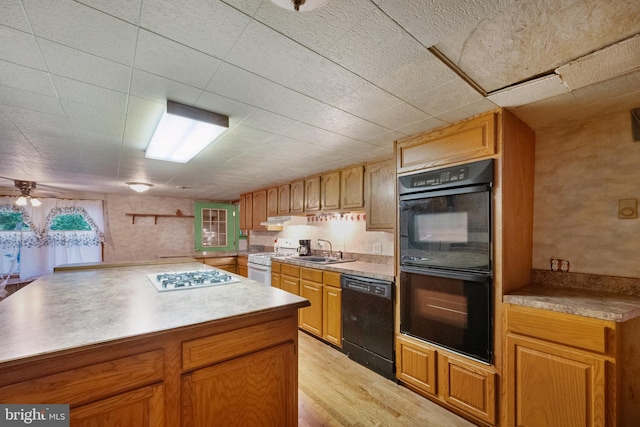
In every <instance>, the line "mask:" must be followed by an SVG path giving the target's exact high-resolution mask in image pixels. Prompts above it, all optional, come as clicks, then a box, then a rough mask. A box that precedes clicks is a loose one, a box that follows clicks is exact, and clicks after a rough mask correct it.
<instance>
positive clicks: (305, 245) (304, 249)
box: [298, 240, 311, 256]
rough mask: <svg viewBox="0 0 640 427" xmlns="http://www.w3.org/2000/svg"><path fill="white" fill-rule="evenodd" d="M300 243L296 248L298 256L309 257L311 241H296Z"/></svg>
mask: <svg viewBox="0 0 640 427" xmlns="http://www.w3.org/2000/svg"><path fill="white" fill-rule="evenodd" d="M298 241H299V242H300V246H298V255H299V256H309V255H311V240H298Z"/></svg>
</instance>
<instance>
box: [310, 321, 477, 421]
mask: <svg viewBox="0 0 640 427" xmlns="http://www.w3.org/2000/svg"><path fill="white" fill-rule="evenodd" d="M298 335H299V348H300V351H299V354H298V426H299V427H316V426H384V427H387V426H420V427H423V426H424V427H443V426H446V427H449V426H454V427H457V426H459V427H469V426H473V424H472V423H470V422H468V421H466V420H465V419H463V418H460V417H458V416H457V415H455V414H453V413H451V412H449V411H447V410H446V409H444V408H442V407H440V406H438V405H436V404H435V403H432V402H430V401H429V400H427V399H425V398H423V397H420V396H419V395H417V394H416V393H414V392H412V391H410V390H408V389H406V388H405V387H402V386H400V385H397V384H396V383H395V382H393V381H390V380H388V379H386V378H384V377H382V376H380V375H378V374H376V373H374V372H372V371H370V370H369V369H367V368H365V367H363V366H361V365H359V364H357V363H355V362H354V361H352V360H350V359H349V358H348V357H347V356H346V355H344V354H342V353H340V352H339V351H337V350H335V349H333V348H331V347H329V346H328V345H327V344H324V343H322V342H320V341H318V340H317V339H315V338H313V337H311V336H309V335H307V334H305V333H303V332H299V333H298Z"/></svg>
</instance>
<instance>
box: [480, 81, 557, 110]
mask: <svg viewBox="0 0 640 427" xmlns="http://www.w3.org/2000/svg"><path fill="white" fill-rule="evenodd" d="M567 92H569V88H568V87H567V85H566V84H564V82H563V81H562V79H561V78H560V76H558V75H557V74H550V75H547V76H543V77H540V78H538V79H535V80H529V81H527V82H524V83H522V84H519V85H516V86H509V87H508V88H506V89H502V90H499V91H496V92H493V93H490V94H489V96H488V97H487V98H488V99H489V100H490V101H491V102H493V103H494V104H496V105H499V106H501V107H519V106H521V105H526V104H531V103H533V102H537V101H540V100H542V99H545V98H551V97H553V96H556V95H560V94H563V93H567Z"/></svg>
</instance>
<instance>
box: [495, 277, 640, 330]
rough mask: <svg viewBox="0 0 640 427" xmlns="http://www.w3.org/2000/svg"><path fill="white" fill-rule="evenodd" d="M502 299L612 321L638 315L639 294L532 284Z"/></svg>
mask: <svg viewBox="0 0 640 427" xmlns="http://www.w3.org/2000/svg"><path fill="white" fill-rule="evenodd" d="M503 301H504V302H505V303H509V304H516V305H523V306H527V307H534V308H541V309H545V310H551V311H556V312H560V313H568V314H576V315H580V316H586V317H593V318H596V319H602V320H611V321H614V322H624V321H626V320H630V319H633V318H635V317H638V316H640V296H635V295H623V294H617V293H611V292H603V291H599V290H598V291H597V290H588V289H579V288H570V287H561V286H548V285H546V286H545V285H539V284H531V285H528V286H525V287H523V288H520V289H518V290H516V291H514V292H511V293H509V294H507V295H505V296H504V297H503Z"/></svg>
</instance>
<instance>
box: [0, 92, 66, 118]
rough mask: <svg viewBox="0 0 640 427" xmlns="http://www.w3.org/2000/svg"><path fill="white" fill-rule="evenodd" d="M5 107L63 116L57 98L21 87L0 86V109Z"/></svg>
mask: <svg viewBox="0 0 640 427" xmlns="http://www.w3.org/2000/svg"><path fill="white" fill-rule="evenodd" d="M5 107H12V108H20V109H22V110H30V111H36V112H40V113H46V114H54V115H58V116H63V115H64V111H63V110H62V107H61V106H60V102H59V101H58V99H57V98H55V97H52V96H45V95H42V94H38V93H34V92H28V91H25V90H22V89H16V88H11V87H7V86H0V110H4V109H5Z"/></svg>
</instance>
